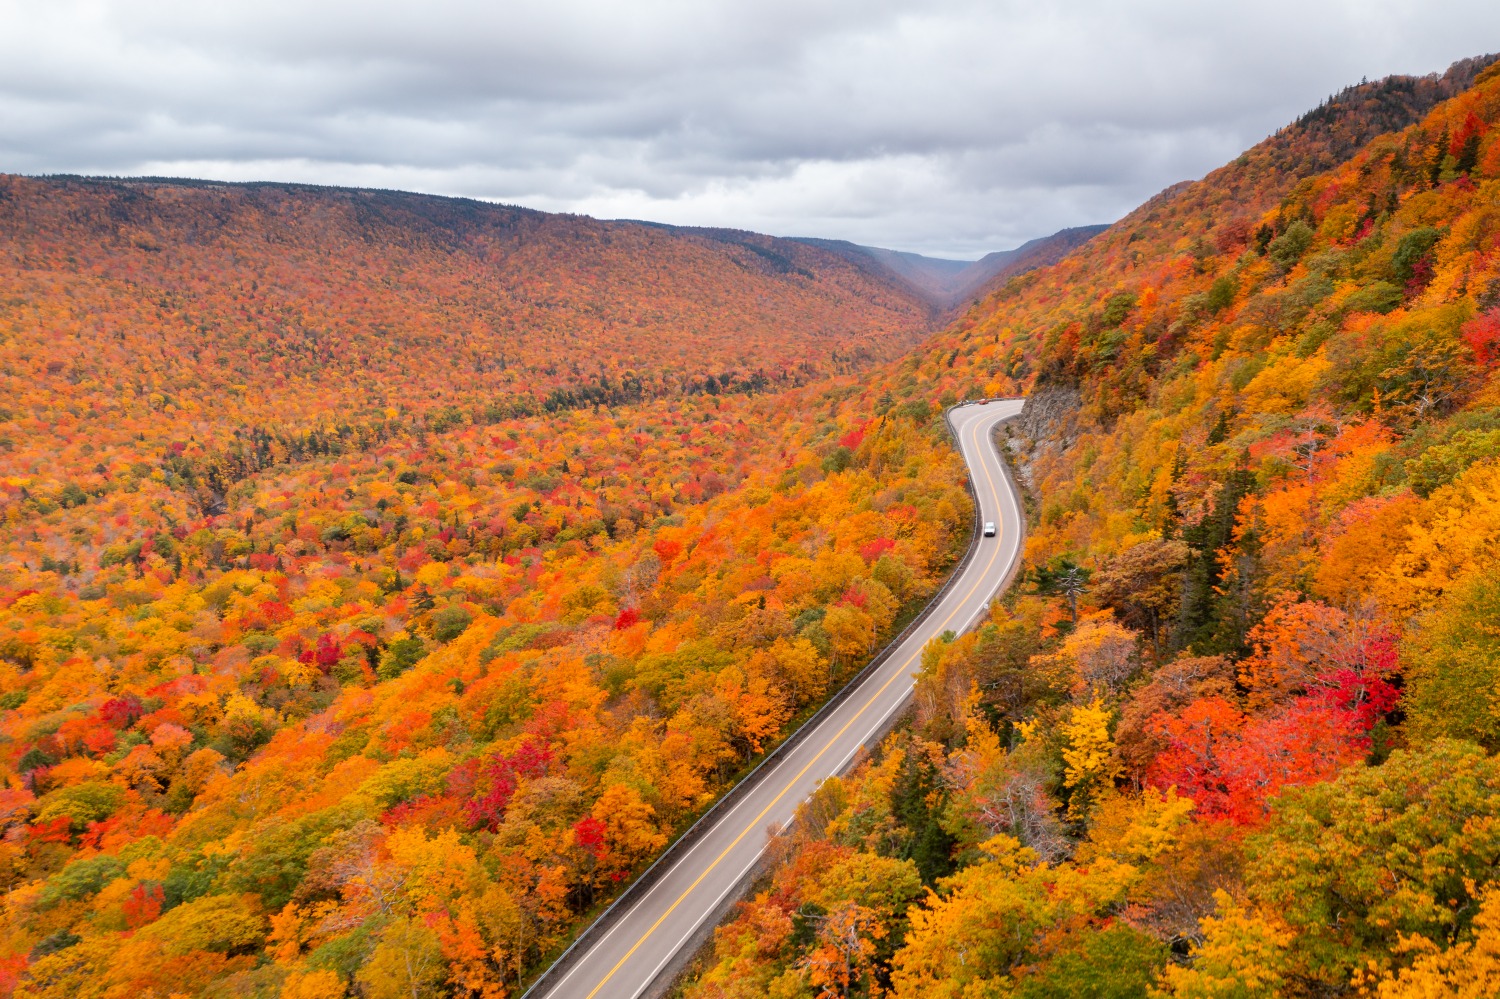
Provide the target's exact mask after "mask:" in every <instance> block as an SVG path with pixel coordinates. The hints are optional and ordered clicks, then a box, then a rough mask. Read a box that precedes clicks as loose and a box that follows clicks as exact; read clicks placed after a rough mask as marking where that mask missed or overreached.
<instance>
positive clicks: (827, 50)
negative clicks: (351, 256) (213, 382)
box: [0, 0, 1500, 257]
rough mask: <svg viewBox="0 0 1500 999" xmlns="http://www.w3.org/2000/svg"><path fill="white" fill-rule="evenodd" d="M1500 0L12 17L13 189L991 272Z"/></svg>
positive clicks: (54, 1) (15, 6)
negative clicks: (393, 208)
mask: <svg viewBox="0 0 1500 999" xmlns="http://www.w3.org/2000/svg"><path fill="white" fill-rule="evenodd" d="M1496 49H1500V2H1496V0H1474V2H1466V0H1451V2H1445V0H1428V2H1416V0H1346V2H1329V0H1260V2H1249V3H1228V2H1222V0H1181V2H1172V0H1157V2H1150V0H1142V2H1130V3H1127V2H1121V0H1072V2H1070V3H1066V4H1063V3H1057V4H1048V3H1043V2H1038V0H1024V2H1022V0H1018V2H1009V0H989V2H965V0H952V2H945V0H740V2H719V0H682V2H675V0H547V2H544V3H540V2H539V3H517V2H506V0H421V2H414V0H360V2H343V0H253V2H252V0H0V171H8V172H14V173H31V174H36V173H59V172H66V173H88V174H114V175H120V174H156V175H167V176H186V177H208V178H216V179H225V180H291V181H306V182H315V183H327V184H343V185H358V186H373V187H391V188H403V189H408V190H416V191H427V192H431V193H436V194H459V195H467V196H470V197H477V198H485V199H490V200H497V201H504V202H508V203H513V204H522V205H527V206H530V207H534V208H541V209H546V210H550V211H571V212H582V213H585V214H589V215H594V216H598V217H601V218H642V219H652V220H656V221H663V222H675V223H682V224H692V225H722V226H734V227H738V228H746V229H755V230H759V231H762V232H769V233H774V234H776V235H784V236H785V235H810V236H827V237H836V238H844V239H852V240H856V241H858V242H862V243H870V244H875V245H880V246H889V247H894V248H897V249H909V250H916V251H919V252H924V253H932V254H936V255H942V256H954V257H973V256H978V255H980V254H982V253H984V252H986V251H989V250H994V249H1008V248H1010V247H1013V246H1015V245H1017V244H1019V243H1021V242H1023V241H1025V240H1026V239H1029V238H1031V237H1033V236H1039V235H1045V234H1047V233H1050V232H1053V231H1055V230H1056V229H1059V228H1062V227H1064V226H1071V225H1081V224H1085V223H1090V222H1108V221H1112V220H1114V219H1116V218H1118V217H1119V216H1121V215H1123V214H1124V213H1125V212H1127V211H1128V210H1129V209H1131V208H1132V207H1134V206H1135V205H1136V204H1138V203H1140V202H1141V201H1142V200H1144V199H1145V198H1146V197H1148V196H1150V195H1151V194H1153V193H1155V192H1156V191H1158V190H1160V189H1161V188H1163V187H1165V186H1166V185H1168V184H1171V183H1173V182H1176V181H1178V180H1183V179H1187V178H1195V177H1200V176H1202V175H1203V174H1204V173H1206V172H1207V171H1208V170H1210V169H1212V168H1213V167H1215V166H1218V165H1219V164H1221V163H1223V162H1225V161H1227V160H1229V159H1231V158H1233V157H1234V156H1235V155H1236V154H1237V153H1238V152H1239V151H1240V150H1241V149H1243V148H1244V147H1246V146H1249V145H1251V144H1253V143H1255V142H1256V141H1258V140H1259V139H1261V138H1263V137H1264V136H1265V135H1266V134H1267V133H1269V132H1271V131H1273V130H1274V129H1276V128H1278V127H1279V126H1281V125H1283V124H1286V123H1287V122H1288V121H1290V120H1292V119H1293V118H1295V117H1296V116H1297V115H1298V114H1300V113H1301V112H1302V111H1304V110H1306V109H1308V108H1310V107H1312V106H1314V105H1316V104H1317V103H1318V102H1319V101H1320V100H1321V99H1322V98H1324V97H1325V96H1327V95H1328V94H1329V93H1330V92H1333V91H1336V90H1338V89H1339V88H1341V87H1342V86H1344V85H1345V84H1349V83H1357V82H1358V81H1359V79H1360V78H1361V77H1363V76H1368V77H1370V78H1371V79H1374V78H1376V77H1379V76H1384V75H1386V74H1389V73H1427V72H1431V71H1434V70H1441V69H1443V68H1445V67H1446V66H1447V65H1448V64H1449V63H1450V62H1452V61H1453V60H1455V59H1459V58H1462V57H1465V56H1470V55H1478V54H1480V53H1482V52H1486V51H1493V50H1496Z"/></svg>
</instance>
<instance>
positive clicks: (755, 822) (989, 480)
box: [586, 425, 1000, 999]
mask: <svg viewBox="0 0 1500 999" xmlns="http://www.w3.org/2000/svg"><path fill="white" fill-rule="evenodd" d="M973 437H974V446H975V448H978V447H979V429H978V425H976V426H975V429H974V434H973ZM979 467H980V468H981V469H982V470H983V471H984V479H985V484H986V485H988V486H989V489H990V492H991V493H994V492H995V480H994V477H993V476H991V475H990V470H989V468H988V466H986V465H985V464H984V462H983V461H981V462H980V463H979ZM999 557H1000V546H999V545H998V544H997V545H995V548H994V551H993V552H991V553H990V560H989V563H988V564H987V565H985V567H984V572H983V573H981V574H980V576H979V579H978V580H977V581H976V582H975V583H974V585H973V586H971V587H970V588H969V592H968V593H966V594H964V597H963V599H962V600H960V601H959V602H958V606H957V607H954V608H953V610H951V611H949V612H948V616H947V617H946V618H944V619H943V623H942V624H940V625H938V633H939V634H941V633H942V632H943V630H944V629H945V628H946V627H947V625H948V623H949V622H950V621H952V620H953V618H954V615H956V614H957V613H958V612H959V610H961V609H962V608H963V606H964V604H966V603H968V601H969V598H970V597H972V596H973V595H974V592H975V591H976V590H978V589H979V587H980V586H982V585H983V583H984V580H985V578H986V577H987V576H988V575H989V572H990V570H991V569H992V568H994V565H995V559H997V558H999ZM920 655H921V650H920V649H919V650H918V651H916V652H914V653H912V655H911V656H910V657H908V658H907V660H906V662H904V663H902V664H901V669H899V670H897V671H896V673H894V674H893V675H892V676H891V678H890V679H889V680H887V681H885V683H883V684H881V685H880V689H879V690H877V691H875V693H874V694H872V695H871V696H870V699H869V700H868V701H866V702H865V703H864V704H863V705H862V706H861V707H860V709H859V710H858V711H856V712H855V713H854V715H853V717H851V718H850V719H849V720H848V721H846V722H844V727H843V728H841V729H839V730H838V731H837V732H836V733H834V736H833V738H831V739H829V740H828V742H827V744H826V745H824V746H823V748H822V749H820V750H818V755H816V756H814V757H813V758H812V759H810V760H808V761H807V765H806V766H804V767H803V768H802V769H801V770H799V771H797V776H795V777H793V778H792V779H791V780H790V781H788V782H787V784H786V786H785V787H783V788H782V789H781V791H780V792H779V793H778V794H777V795H776V797H774V798H772V799H771V801H770V803H769V804H767V805H766V807H765V808H762V809H761V810H760V814H759V815H757V816H755V818H753V819H751V820H750V824H749V825H747V826H745V828H744V829H742V830H740V834H739V835H738V836H736V837H735V838H734V840H733V841H731V842H730V844H729V845H728V846H726V847H725V848H724V849H723V851H722V852H721V853H720V854H719V855H718V856H717V857H715V858H714V861H713V863H711V864H709V865H708V866H707V867H705V868H704V869H703V873H701V874H699V875H698V877H697V878H696V879H695V880H694V881H693V883H692V884H690V885H688V886H687V888H686V889H684V890H683V892H682V894H681V895H679V896H677V901H675V902H673V903H672V904H671V906H669V907H668V908H667V911H666V912H663V913H662V914H661V915H660V916H658V917H657V919H656V922H654V923H652V924H651V927H650V928H649V929H647V930H646V932H645V933H643V934H641V938H640V939H639V940H637V941H636V942H635V944H634V945H633V946H632V947H631V948H630V949H629V950H628V951H626V952H625V956H624V957H622V958H620V959H619V960H618V961H616V962H615V966H614V967H613V968H610V969H609V972H608V973H607V974H606V975H605V976H604V977H603V978H601V979H599V984H598V985H595V986H594V989H593V991H592V992H590V993H589V994H588V996H587V997H586V999H594V997H595V996H597V995H598V994H599V990H600V989H602V988H604V986H605V985H607V984H608V983H609V980H610V979H611V978H613V977H614V976H615V972H617V971H619V970H620V968H621V966H622V965H624V964H625V962H626V961H628V960H630V959H631V958H632V957H633V956H635V952H636V951H638V950H640V949H641V944H643V943H645V942H646V941H647V940H648V939H649V938H650V937H651V934H653V933H655V932H656V929H657V927H659V926H661V924H662V923H664V922H666V920H667V917H668V916H670V915H672V913H673V912H676V911H677V907H678V906H679V905H681V904H682V903H683V901H684V900H686V898H687V897H688V896H689V895H691V894H692V893H693V891H694V890H696V889H697V887H698V886H699V885H700V884H702V883H703V879H704V878H706V877H708V876H709V875H710V874H711V873H713V870H714V868H716V867H718V866H719V864H720V862H722V861H723V860H724V858H725V857H727V856H729V853H730V851H732V850H733V849H734V848H735V847H737V846H739V844H740V841H741V840H743V839H744V838H745V837H746V836H748V835H750V832H751V830H753V829H756V828H758V827H759V826H760V822H761V820H762V819H764V818H765V816H766V813H767V812H769V811H770V810H771V809H773V808H775V807H776V804H777V802H779V801H781V799H782V798H784V797H786V795H787V792H788V791H790V790H791V789H792V788H793V787H795V786H796V784H797V782H798V781H800V780H801V779H802V778H803V777H804V776H805V775H806V774H807V772H808V771H809V770H811V769H812V767H813V764H815V763H817V762H818V761H819V760H821V759H822V758H823V754H824V753H826V752H828V751H829V750H830V749H832V748H833V745H834V743H836V742H838V741H839V739H841V738H843V736H844V733H845V732H847V731H848V730H849V726H851V725H853V724H854V723H855V722H856V721H858V720H859V719H860V717H861V716H862V715H863V714H864V713H865V712H866V711H868V710H869V708H870V705H872V704H874V703H875V702H876V701H878V700H880V696H881V695H882V694H884V693H885V692H886V690H887V689H888V688H889V687H890V685H891V684H893V683H895V682H896V681H897V680H898V679H900V678H901V677H902V676H904V675H905V673H906V668H907V667H909V666H910V665H911V664H912V663H913V662H915V661H916V660H917V657H918V656H920Z"/></svg>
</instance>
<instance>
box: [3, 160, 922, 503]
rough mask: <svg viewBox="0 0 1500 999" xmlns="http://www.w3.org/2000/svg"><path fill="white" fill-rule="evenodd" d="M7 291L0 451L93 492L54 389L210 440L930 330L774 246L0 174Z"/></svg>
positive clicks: (865, 345)
mask: <svg viewBox="0 0 1500 999" xmlns="http://www.w3.org/2000/svg"><path fill="white" fill-rule="evenodd" d="M0 296H3V298H4V300H5V301H6V302H7V303H8V307H7V310H6V315H5V318H4V320H3V325H0V330H3V332H4V333H5V334H6V335H5V337H4V340H3V343H0V394H3V397H4V398H5V399H6V400H8V407H9V409H10V410H11V411H12V413H13V414H22V413H24V414H27V415H26V418H25V419H20V420H17V421H16V422H14V423H12V424H11V425H10V426H9V427H7V428H6V431H5V432H6V435H7V437H8V439H9V440H10V442H11V448H10V451H11V454H10V455H9V456H7V457H5V458H3V459H0V464H7V465H8V466H9V467H10V468H11V469H12V470H16V469H17V460H18V458H20V457H21V456H23V455H26V454H28V453H30V452H32V451H34V450H44V451H46V452H47V453H48V462H47V463H48V464H49V465H57V464H58V463H59V462H61V463H62V465H63V468H62V469H59V471H61V470H64V469H66V470H69V471H72V472H74V473H76V474H79V475H82V476H83V479H82V480H81V481H80V482H79V484H80V485H81V486H82V487H83V488H85V489H95V488H100V487H102V486H103V484H104V483H103V480H101V479H99V478H98V477H96V476H94V475H92V474H90V473H89V472H87V471H85V470H89V469H92V467H93V466H94V465H95V464H97V459H96V460H87V458H86V457H83V456H79V455H77V454H75V453H73V452H71V451H69V450H68V449H67V448H66V447H64V449H63V450H62V451H61V452H60V453H59V452H58V451H56V450H54V443H55V441H56V437H57V430H58V425H57V424H56V423H55V422H54V421H56V420H58V419H61V420H63V422H64V423H67V422H69V421H70V419H71V418H70V417H69V416H67V415H65V414H62V413H59V412H57V411H56V408H57V404H58V402H59V400H67V402H68V404H69V405H72V406H74V407H78V406H82V407H83V408H85V409H87V410H88V411H89V412H90V413H91V414H93V415H92V416H91V417H90V419H93V420H95V421H96V422H94V423H93V424H91V426H90V433H89V434H88V435H87V437H88V440H89V442H90V443H91V444H92V446H94V447H95V448H98V447H99V446H100V445H101V444H102V443H104V442H105V440H106V439H109V438H110V434H112V433H114V432H116V431H119V432H121V433H126V434H128V436H129V437H135V436H136V435H137V434H141V433H144V434H145V438H144V441H145V442H146V443H147V444H148V445H149V447H150V448H153V449H155V448H165V447H167V446H168V445H169V444H170V442H171V441H172V440H173V439H174V438H175V437H176V436H177V435H181V436H182V437H184V438H186V437H191V438H193V440H194V442H195V444H196V445H197V446H198V447H207V446H219V447H225V446H229V445H230V443H231V442H232V440H233V437H234V434H235V433H236V432H240V433H241V434H243V433H248V432H251V431H252V429H253V428H258V429H259V430H260V431H263V432H273V431H279V430H282V429H286V428H291V429H294V430H296V431H303V432H305V431H310V430H313V429H315V428H319V427H327V426H331V425H334V424H344V425H356V424H359V425H373V424H375V423H379V422H382V421H385V420H388V419H390V418H391V417H390V416H388V415H387V412H388V411H394V412H395V414H397V415H398V416H399V418H401V419H403V420H408V421H412V420H415V421H417V422H424V421H430V420H437V421H438V422H441V421H442V419H443V418H442V417H440V413H442V412H443V411H447V410H453V409H455V408H456V409H457V410H459V411H462V412H465V413H473V412H484V411H486V410H488V411H490V412H493V413H497V414H500V415H510V414H526V413H533V412H551V411H556V410H559V409H566V408H571V407H574V406H579V405H592V404H594V403H600V402H602V403H606V404H619V403H626V402H635V401H642V400H649V399H653V398H661V397H668V396H675V395H681V394H692V393H706V394H718V393H720V392H734V391H741V392H743V391H764V390H766V389H768V388H776V387H785V386H788V385H795V384H801V383H803V382H806V381H808V380H809V379H812V378H815V377H819V376H822V375H827V374H833V373H837V372H841V371H848V370H855V369H859V368H862V367H865V366H868V365H869V364H870V363H872V362H874V361H876V360H880V359H888V358H890V357H893V356H895V355H896V354H898V353H899V352H901V351H902V350H904V349H906V348H908V347H910V346H911V345H912V344H913V343H915V342H916V340H917V339H918V338H919V337H920V336H921V335H922V334H923V333H925V332H926V330H927V324H928V314H927V312H928V310H927V307H926V305H925V303H924V302H922V301H921V300H920V299H919V298H918V297H917V296H915V295H914V294H912V293H911V292H910V291H908V290H907V289H905V288H904V287H902V286H900V285H899V284H898V283H897V282H894V281H891V280H888V279H883V278H882V277H881V276H880V275H878V274H875V273H873V272H871V271H868V270H860V269H858V268H855V267H852V266H851V265H849V264H848V263H847V262H846V261H844V260H843V259H841V258H840V257H838V256H836V255H833V254H829V253H823V252H820V251H818V250H817V249H815V248H812V247H807V246H804V245H802V244H799V243H795V242H790V241H786V240H775V239H771V238H769V237H758V236H753V235H748V234H747V235H744V236H743V238H741V239H740V240H738V241H737V242H734V243H729V242H725V241H722V240H715V239H711V238H707V237H705V236H703V235H693V234H678V233H672V232H669V231H666V230H663V229H661V228H657V227H651V226H645V225H639V224H629V223H608V222H596V221H594V220H592V219H586V218H579V217H569V216H559V215H546V214H543V213H540V212H533V211H526V210H522V209H517V208H508V207H504V206H498V205H488V204H481V203H477V202H471V201H463V200H457V199H445V198H434V197H426V196H420V195H409V194H399V193H393V192H381V191H357V190H339V189H328V188H309V187H297V186H288V185H273V184H257V185H223V184H206V183H188V182H156V181H106V180H79V179H54V180H37V179H30V178H22V177H0ZM225 400H233V404H232V405H228V406H226V405H224V401H225ZM447 419H448V420H449V422H451V419H452V417H451V414H450V416H449V417H447ZM118 440H119V439H118V438H117V439H110V440H109V442H110V443H111V444H114V443H118Z"/></svg>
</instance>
